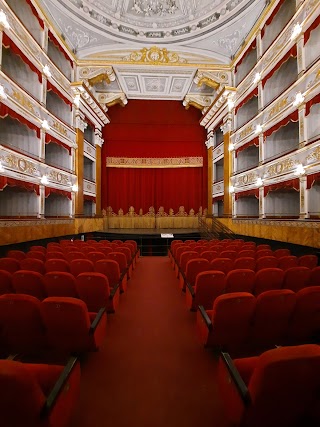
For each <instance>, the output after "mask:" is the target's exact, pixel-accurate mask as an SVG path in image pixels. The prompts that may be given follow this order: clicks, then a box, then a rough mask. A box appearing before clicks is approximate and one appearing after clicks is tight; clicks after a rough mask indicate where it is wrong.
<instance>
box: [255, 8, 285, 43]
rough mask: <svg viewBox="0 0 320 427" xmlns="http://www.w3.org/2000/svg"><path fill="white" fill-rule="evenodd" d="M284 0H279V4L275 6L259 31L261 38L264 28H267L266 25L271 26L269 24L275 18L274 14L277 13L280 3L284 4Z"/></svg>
mask: <svg viewBox="0 0 320 427" xmlns="http://www.w3.org/2000/svg"><path fill="white" fill-rule="evenodd" d="M284 1H285V0H280V1H279V3H278V4H277V6H276V7H275V8H274V9H273V11H272V13H271V15H270V16H269V18H268V19H267V20H266V22H265V24H264V26H263V28H262V30H261V37H263V36H264V32H265V27H267V26H268V25H270V24H271V22H272V21H273V18H274V17H275V16H276V14H277V13H278V12H279V9H280V7H281V6H282V3H284Z"/></svg>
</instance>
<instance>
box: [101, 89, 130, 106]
mask: <svg viewBox="0 0 320 427" xmlns="http://www.w3.org/2000/svg"><path fill="white" fill-rule="evenodd" d="M98 102H99V103H100V104H106V105H107V106H108V107H112V106H113V105H116V104H120V105H121V106H122V107H124V106H125V105H127V104H128V100H127V97H126V95H125V93H123V92H118V93H111V92H108V93H99V94H98Z"/></svg>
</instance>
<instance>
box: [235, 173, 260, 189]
mask: <svg viewBox="0 0 320 427" xmlns="http://www.w3.org/2000/svg"><path fill="white" fill-rule="evenodd" d="M256 180H257V175H256V174H255V173H247V174H245V175H242V176H239V177H238V179H237V181H236V184H237V185H239V186H241V185H248V184H252V183H253V182H256Z"/></svg>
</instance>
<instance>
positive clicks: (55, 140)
mask: <svg viewBox="0 0 320 427" xmlns="http://www.w3.org/2000/svg"><path fill="white" fill-rule="evenodd" d="M50 142H53V143H55V144H58V145H60V146H61V147H63V148H65V149H66V150H68V152H69V154H70V155H71V147H69V145H67V144H64V143H63V142H61V141H59V140H58V139H57V138H55V137H54V136H52V135H49V134H48V133H47V134H46V138H45V143H46V144H50Z"/></svg>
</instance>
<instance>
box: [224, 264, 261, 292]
mask: <svg viewBox="0 0 320 427" xmlns="http://www.w3.org/2000/svg"><path fill="white" fill-rule="evenodd" d="M254 282H255V272H254V271H253V270H249V269H245V268H240V269H235V270H231V271H229V273H228V274H227V276H226V284H225V293H231V292H249V293H250V294H252V293H253V287H254Z"/></svg>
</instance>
